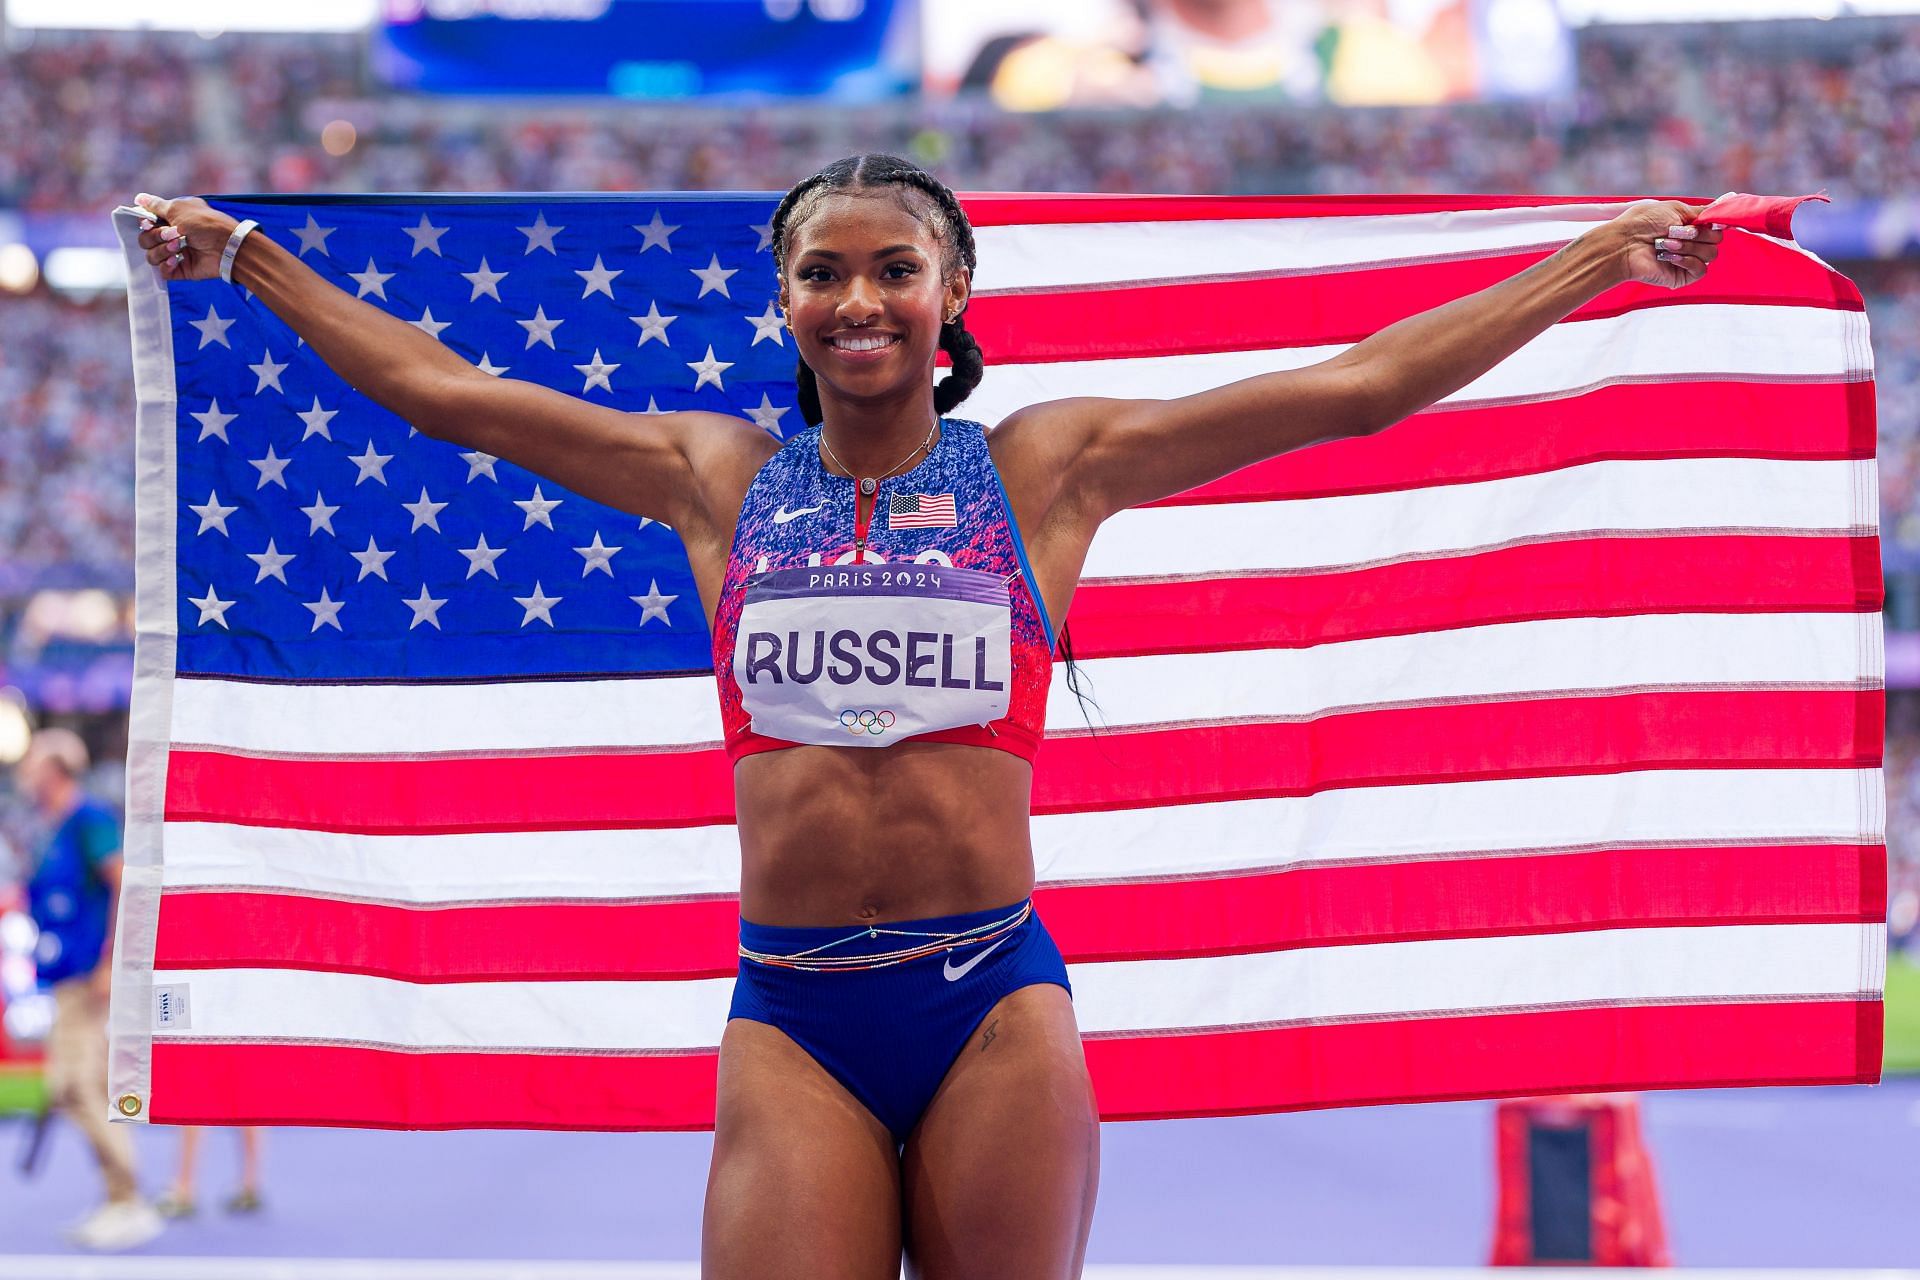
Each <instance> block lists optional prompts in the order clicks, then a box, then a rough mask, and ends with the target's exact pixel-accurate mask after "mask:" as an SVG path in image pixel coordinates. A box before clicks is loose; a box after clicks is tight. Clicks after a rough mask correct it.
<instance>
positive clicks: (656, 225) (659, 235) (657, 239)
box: [633, 209, 680, 253]
mask: <svg viewBox="0 0 1920 1280" xmlns="http://www.w3.org/2000/svg"><path fill="white" fill-rule="evenodd" d="M633 229H634V230H635V231H638V232H639V233H640V235H641V237H642V238H643V239H644V241H645V243H643V244H642V245H641V246H640V252H642V253H645V252H646V251H647V250H649V249H665V250H666V251H667V252H668V253H672V252H673V245H672V244H670V243H669V237H671V236H672V235H673V233H674V232H676V231H678V230H679V229H680V228H678V227H670V226H668V225H667V224H666V223H665V222H663V221H662V220H661V218H660V211H659V210H658V209H655V210H654V211H653V221H652V222H649V223H647V224H646V225H645V226H641V225H640V224H639V223H637V222H636V223H634V225H633Z"/></svg>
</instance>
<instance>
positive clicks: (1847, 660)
mask: <svg viewBox="0 0 1920 1280" xmlns="http://www.w3.org/2000/svg"><path fill="white" fill-rule="evenodd" d="M1803 465H1804V464H1803ZM1878 625H1879V618H1878V615H1876V614H1870V613H1756V614H1738V613H1679V614H1643V615H1629V616H1623V617H1616V618H1549V619H1542V620H1536V621H1529V622H1509V623H1498V624H1493V625H1489V626H1480V627H1458V628H1453V629H1451V630H1446V631H1430V632H1419V633H1415V634H1412V635H1395V636H1377V637H1370V638H1367V639H1362V640H1343V641H1332V642H1329V643H1326V644H1320V645H1314V646H1311V647H1308V648H1299V649H1247V650H1237V651H1228V652H1209V653H1182V654H1158V655H1150V656H1145V657H1127V658H1097V659H1087V660H1084V661H1083V662H1082V663H1081V664H1080V665H1081V667H1082V669H1083V670H1084V671H1085V673H1086V675H1087V677H1088V680H1089V685H1088V687H1089V688H1090V689H1091V691H1092V695H1093V697H1094V698H1095V699H1096V700H1097V701H1098V702H1099V705H1100V715H1101V717H1102V719H1103V720H1104V723H1105V724H1106V725H1109V726H1121V725H1138V724H1157V723H1165V722H1172V721H1182V720H1187V721H1191V720H1212V719H1227V718H1247V719H1254V718H1262V717H1276V716H1302V715H1309V714H1313V713H1317V712H1323V711H1326V710H1328V709H1330V708H1331V707H1335V706H1343V707H1354V706H1371V705H1377V704H1391V703H1418V702H1433V701H1436V700H1446V699H1458V698H1481V697H1493V696H1499V695H1507V694H1537V693H1542V692H1550V691H1556V690H1601V689H1613V688H1640V687H1646V686H1662V687H1672V686H1679V685H1722V686H1749V685H1788V684H1791V685H1806V684H1843V683H1852V682H1856V681H1860V680H1864V679H1868V678H1870V677H1873V676H1876V675H1877V674H1878V670H1877V668H1869V667H1865V666H1863V665H1862V664H1863V662H1866V661H1867V660H1868V659H1869V658H1870V657H1871V656H1872V654H1873V653H1874V650H1873V649H1872V648H1871V647H1870V646H1865V645H1863V643H1862V638H1863V633H1864V632H1865V631H1866V630H1871V629H1873V628H1876V627H1877V626H1878ZM176 687H177V688H178V689H179V691H180V697H179V699H178V708H179V711H178V717H179V723H180V725H181V726H182V727H181V729H180V733H181V737H182V739H183V740H184V741H188V742H199V743H201V744H203V745H209V746H214V745H217V746H222V747H226V748H230V749H235V750H241V751H274V752H294V753H302V754H305V753H317V754H327V755H344V756H356V755H374V754H396V755H398V754H407V753H412V752H422V753H437V752H446V753H468V754H472V753H482V752H503V751H507V752H512V751H546V750H557V749H564V748H568V747H572V748H575V749H579V750H587V749H592V748H596V747H600V748H610V749H616V750H617V749H625V748H633V747H647V746H658V745H674V744H676V743H698V742H707V743H711V742H713V741H715V739H716V738H717V735H713V736H705V735H707V734H709V733H710V731H711V730H712V729H713V727H714V726H713V724H712V723H711V719H710V718H709V717H708V716H706V715H704V714H702V715H698V716H688V717H687V718H686V720H684V721H682V722H680V724H679V725H676V724H674V723H672V722H667V721H663V720H662V719H660V718H659V717H650V716H646V715H636V714H634V712H635V707H636V704H637V703H639V702H641V701H643V700H644V698H645V696H646V695H647V694H649V693H652V694H655V695H657V696H658V697H659V698H660V699H661V701H662V702H664V703H666V704H667V705H669V706H671V705H673V704H674V703H675V702H679V703H680V704H682V705H685V704H688V703H693V702H703V703H704V704H707V705H710V704H711V701H712V694H713V690H712V679H711V677H709V676H704V675H703V676H684V677H679V678H676V679H657V680H636V681H623V680H605V681H578V682H559V683H555V684H546V685H538V686H529V685H525V684H513V683H508V684H475V685H464V684H463V685H263V684H254V683H252V682H247V681H227V680H183V681H181V682H180V683H179V684H178V686H176ZM530 690H538V691H539V693H540V694H543V695H544V701H541V700H539V698H538V697H537V696H536V694H534V693H531V692H530ZM1336 699H1337V701H1336ZM1084 723H1085V722H1084V721H1083V719H1082V718H1081V711H1080V705H1079V702H1078V701H1077V700H1076V699H1075V697H1074V694H1073V691H1072V690H1071V689H1069V688H1067V687H1066V682H1065V681H1064V680H1056V681H1054V682H1053V684H1052V687H1051V689H1050V691H1049V695H1048V701H1047V726H1048V728H1050V729H1056V730H1057V729H1073V728H1079V727H1082V726H1083V725H1084ZM676 728H678V729H679V730H680V732H681V733H682V734H683V735H684V736H683V737H680V738H677V739H676V738H668V737H666V736H665V735H667V734H669V733H672V732H674V731H675V729H676Z"/></svg>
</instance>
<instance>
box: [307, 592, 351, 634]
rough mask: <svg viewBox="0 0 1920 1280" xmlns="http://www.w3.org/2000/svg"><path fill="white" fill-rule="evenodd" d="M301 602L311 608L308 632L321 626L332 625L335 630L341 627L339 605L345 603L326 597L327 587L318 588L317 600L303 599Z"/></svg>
mask: <svg viewBox="0 0 1920 1280" xmlns="http://www.w3.org/2000/svg"><path fill="white" fill-rule="evenodd" d="M301 603H302V604H303V605H305V606H306V607H307V608H309V609H311V610H313V626H312V627H311V628H310V630H309V634H311V632H313V631H318V630H319V629H320V628H321V627H332V628H333V629H334V630H335V631H339V630H341V629H342V628H341V626H340V606H341V605H343V604H345V603H346V601H344V600H330V599H328V598H327V589H326V588H325V587H322V588H320V598H319V599H318V600H303V601H301Z"/></svg>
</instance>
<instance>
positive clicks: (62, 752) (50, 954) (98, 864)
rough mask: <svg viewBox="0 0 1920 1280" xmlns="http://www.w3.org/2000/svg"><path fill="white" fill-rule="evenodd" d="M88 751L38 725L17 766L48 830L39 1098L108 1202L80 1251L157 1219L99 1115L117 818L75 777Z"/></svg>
mask: <svg viewBox="0 0 1920 1280" xmlns="http://www.w3.org/2000/svg"><path fill="white" fill-rule="evenodd" d="M87 764H88V760H87V748H86V745H85V744H84V743H82V742H81V740H80V735H78V734H76V733H74V732H73V731H72V730H70V729H43V730H41V731H40V732H39V733H38V734H36V735H35V736H34V739H33V744H32V746H31V747H30V749H29V750H28V752H27V755H26V758H25V759H23V760H22V761H21V762H20V766H19V785H20V788H21V790H22V791H24V792H25V793H26V794H27V795H28V796H29V797H31V799H32V800H33V803H34V806H35V807H36V808H38V809H39V810H40V813H41V814H42V816H43V817H45V818H46V820H47V821H48V822H49V824H51V825H52V828H53V831H52V835H51V836H50V837H49V838H48V839H47V841H46V842H45V844H44V845H43V846H42V848H41V850H40V854H39V857H38V858H37V859H35V865H34V869H33V875H32V877H31V879H29V880H28V882H27V905H28V910H29V911H30V912H31V913H32V915H33V921H34V924H35V925H37V926H38V927H39V930H40V939H39V944H38V946H37V947H36V949H35V952H34V965H35V967H36V969H37V970H38V971H39V977H40V982H41V984H42V985H44V986H48V987H50V988H52V991H53V1000H54V1015H53V1029H52V1030H51V1031H49V1032H48V1034H47V1046H46V1067H45V1072H46V1083H47V1097H48V1099H49V1100H50V1102H51V1104H52V1105H53V1106H54V1107H55V1108H57V1109H58V1110H59V1111H61V1112H62V1113H63V1114H64V1115H65V1116H66V1117H67V1118H68V1119H69V1120H71V1121H72V1122H73V1123H74V1125H75V1127H77V1128H78V1129H79V1130H80V1132H81V1133H82V1134H84V1135H85V1136H86V1139H87V1142H88V1144H89V1145H90V1146H91V1147H92V1148H93V1155H94V1159H95V1160H97V1161H98V1162H99V1165H100V1173H101V1176H102V1178H103V1179H104V1180H105V1182H106V1196H107V1198H106V1202H105V1203H104V1204H102V1205H101V1206H100V1207H99V1208H98V1209H96V1210H94V1211H93V1213H91V1214H90V1215H88V1216H87V1217H86V1218H85V1219H83V1220H82V1221H81V1222H79V1223H78V1224H76V1225H75V1226H74V1227H73V1228H72V1229H71V1230H69V1232H68V1236H69V1238H71V1239H72V1240H73V1242H74V1243H75V1244H78V1245H80V1246H81V1247H83V1248H88V1249H100V1250H120V1249H130V1248H133V1247H134V1246H135V1245H139V1244H144V1243H145V1242H147V1241H148V1240H151V1239H153V1237H154V1236H156V1235H158V1234H159V1233H160V1231H161V1230H162V1228H163V1226H164V1223H163V1222H162V1220H161V1218H160V1215H159V1213H158V1212H156V1211H155V1209H154V1207H153V1206H152V1205H150V1204H148V1203H147V1202H146V1201H145V1200H143V1199H142V1198H141V1196H140V1188H139V1186H138V1184H137V1183H136V1182H135V1179H134V1167H133V1135H132V1133H131V1131H130V1130H129V1129H127V1128H126V1127H124V1126H117V1125H115V1124H113V1123H112V1122H111V1121H110V1120H108V1119H107V1113H108V1108H109V1106H110V1105H111V1104H110V1102H109V1101H108V1097H107V1000H108V991H109V979H110V978H111V976H112V956H113V923H114V918H115V914H116V910H117V908H118V905H119V895H120V875H121V858H120V823H119V821H118V820H117V819H115V818H114V816H113V814H111V813H110V812H108V811H107V810H106V809H104V808H102V807H101V806H100V805H99V804H97V803H95V802H94V801H93V800H91V799H89V798H88V797H87V795H86V793H85V792H84V791H83V790H82V789H81V785H80V780H81V779H82V778H83V777H85V776H86V772H87Z"/></svg>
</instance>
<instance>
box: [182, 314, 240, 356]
mask: <svg viewBox="0 0 1920 1280" xmlns="http://www.w3.org/2000/svg"><path fill="white" fill-rule="evenodd" d="M187 323H188V324H190V325H192V326H193V327H194V328H196V329H198V330H199V331H200V345H199V347H197V348H195V349H196V350H201V351H204V350H205V349H206V346H207V344H208V343H210V342H217V343H219V344H220V345H221V346H223V347H225V348H226V349H227V350H229V351H231V350H233V344H232V343H231V342H228V341H227V330H228V329H231V328H232V327H233V321H232V320H222V319H221V318H220V313H219V312H218V311H215V310H214V309H213V308H212V307H208V308H207V316H206V319H204V320H189V321H187Z"/></svg>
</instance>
